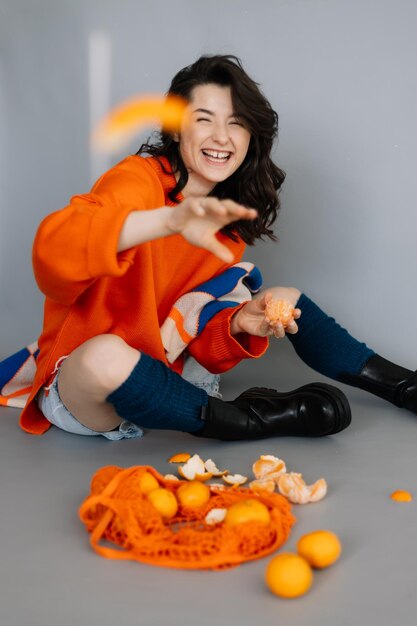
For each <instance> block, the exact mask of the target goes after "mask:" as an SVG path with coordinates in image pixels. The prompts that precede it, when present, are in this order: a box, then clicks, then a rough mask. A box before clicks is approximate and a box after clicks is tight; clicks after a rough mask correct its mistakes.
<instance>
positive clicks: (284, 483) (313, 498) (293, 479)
mask: <svg viewBox="0 0 417 626" xmlns="http://www.w3.org/2000/svg"><path fill="white" fill-rule="evenodd" d="M278 491H279V492H280V494H281V495H283V496H285V497H286V498H287V500H289V501H290V502H292V503H293V504H307V503H308V502H318V501H319V500H321V499H322V498H324V496H325V495H326V493H327V483H326V481H325V480H324V478H320V479H319V480H317V481H316V482H315V483H313V484H312V485H306V483H305V481H304V479H303V477H302V474H298V473H296V472H290V473H288V474H282V475H281V476H280V477H279V479H278Z"/></svg>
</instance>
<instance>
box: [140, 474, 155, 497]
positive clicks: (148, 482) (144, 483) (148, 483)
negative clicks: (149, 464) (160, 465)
mask: <svg viewBox="0 0 417 626" xmlns="http://www.w3.org/2000/svg"><path fill="white" fill-rule="evenodd" d="M157 487H159V483H158V481H157V480H156V478H155V476H153V475H152V474H151V473H150V472H144V473H143V474H142V475H141V477H140V478H139V489H140V491H141V493H143V495H145V496H146V494H147V493H149V492H150V491H152V489H156V488H157Z"/></svg>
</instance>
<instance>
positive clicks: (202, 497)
mask: <svg viewBox="0 0 417 626" xmlns="http://www.w3.org/2000/svg"><path fill="white" fill-rule="evenodd" d="M177 498H178V502H179V503H180V504H182V505H183V506H187V507H190V508H193V509H198V508H201V507H203V506H205V505H206V504H207V502H208V501H209V500H210V488H209V487H207V485H205V484H204V483H202V482H201V481H199V480H192V481H190V482H189V483H185V484H184V485H181V486H180V487H178V489H177Z"/></svg>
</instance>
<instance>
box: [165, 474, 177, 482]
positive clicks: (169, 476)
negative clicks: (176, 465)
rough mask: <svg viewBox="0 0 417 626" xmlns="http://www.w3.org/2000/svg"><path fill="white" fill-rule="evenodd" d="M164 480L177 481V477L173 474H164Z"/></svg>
mask: <svg viewBox="0 0 417 626" xmlns="http://www.w3.org/2000/svg"><path fill="white" fill-rule="evenodd" d="M164 478H165V480H177V481H179V478H178V476H175V474H165V476H164Z"/></svg>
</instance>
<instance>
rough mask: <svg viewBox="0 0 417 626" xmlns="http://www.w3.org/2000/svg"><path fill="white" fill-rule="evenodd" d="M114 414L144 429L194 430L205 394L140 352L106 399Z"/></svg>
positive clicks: (199, 423)
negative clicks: (122, 381)
mask: <svg viewBox="0 0 417 626" xmlns="http://www.w3.org/2000/svg"><path fill="white" fill-rule="evenodd" d="M106 400H107V402H110V403H111V404H112V405H113V406H114V408H115V410H116V413H117V414H118V415H120V417H122V418H123V419H125V420H128V421H129V422H133V423H134V424H137V425H138V426H143V427H144V428H159V429H166V430H182V431H185V432H197V431H198V430H201V429H202V428H203V426H204V421H203V420H202V419H201V408H202V407H203V406H206V405H207V402H208V396H207V393H206V392H205V391H204V390H203V389H198V388H197V387H195V386H194V385H192V384H191V383H189V382H187V381H186V380H184V379H183V378H181V376H180V375H179V374H177V373H176V372H173V371H172V370H170V369H169V367H167V366H166V365H165V364H164V363H161V361H158V360H157V359H153V358H151V357H150V356H147V355H146V354H143V353H141V356H140V359H139V361H138V363H137V364H136V366H135V367H134V368H133V370H132V372H131V374H130V376H129V377H128V378H127V380H125V382H124V383H122V385H120V387H118V388H117V389H116V390H115V391H113V392H112V393H111V394H110V395H108V396H107V398H106Z"/></svg>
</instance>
